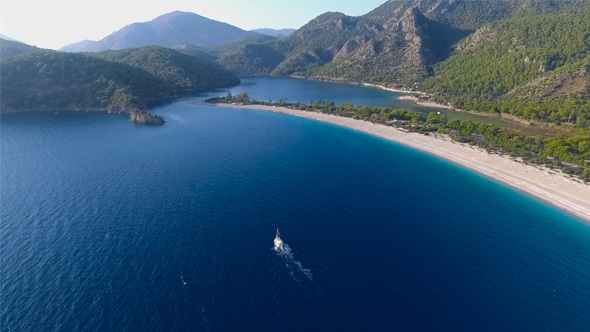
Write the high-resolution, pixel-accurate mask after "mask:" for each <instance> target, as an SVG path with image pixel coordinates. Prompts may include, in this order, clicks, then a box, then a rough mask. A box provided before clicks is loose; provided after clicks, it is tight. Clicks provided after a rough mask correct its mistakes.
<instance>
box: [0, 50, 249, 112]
mask: <svg viewBox="0 0 590 332" xmlns="http://www.w3.org/2000/svg"><path fill="white" fill-rule="evenodd" d="M0 68H2V70H1V71H0V75H1V76H0V80H1V82H2V91H1V92H2V98H0V110H1V111H2V112H14V111H22V110H55V109H69V110H100V111H108V112H112V113H129V112H131V111H132V110H134V109H141V108H144V107H145V106H146V102H148V101H150V100H155V99H161V98H174V97H178V96H182V95H185V94H187V93H194V92H199V91H203V90H204V89H209V88H216V87H227V86H232V85H236V84H238V83H239V79H238V78H237V77H235V76H234V75H232V74H230V73H229V72H227V71H226V70H223V69H221V68H220V67H219V66H218V65H215V64H212V63H208V62H203V61H200V60H198V59H195V58H193V57H191V56H188V55H185V54H182V53H180V52H178V51H174V50H171V49H165V48H161V47H157V46H150V47H144V48H138V49H128V50H122V51H109V52H104V53H96V54H93V55H89V54H77V53H65V52H57V51H47V52H37V53H31V54H25V55H21V56H16V57H9V58H3V59H0Z"/></svg>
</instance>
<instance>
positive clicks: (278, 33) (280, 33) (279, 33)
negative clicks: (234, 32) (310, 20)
mask: <svg viewBox="0 0 590 332" xmlns="http://www.w3.org/2000/svg"><path fill="white" fill-rule="evenodd" d="M250 31H252V32H257V33H260V34H263V35H267V36H271V37H275V38H280V37H287V36H288V35H290V34H292V33H293V32H295V31H297V29H268V28H262V29H254V30H250Z"/></svg>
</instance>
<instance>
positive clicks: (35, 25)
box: [0, 0, 385, 49]
mask: <svg viewBox="0 0 590 332" xmlns="http://www.w3.org/2000/svg"><path fill="white" fill-rule="evenodd" d="M383 2H385V0H192V1H189V0H161V1H153V0H0V33H2V34H5V35H7V36H9V37H11V38H14V39H16V40H19V41H22V42H25V43H27V44H31V45H35V46H39V47H44V48H53V49H57V48H60V47H62V46H65V45H67V44H69V43H73V42H78V41H80V40H83V39H91V40H99V39H102V38H103V37H105V36H107V35H109V34H110V33H111V32H114V31H116V30H119V29H120V28H122V27H124V26H126V25H128V24H131V23H134V22H145V21H150V20H152V19H154V18H156V17H157V16H159V15H161V14H165V13H168V12H171V11H175V10H182V11H188V12H193V13H197V14H199V15H202V16H205V17H208V18H210V19H214V20H218V21H222V22H227V23H229V24H232V25H235V26H237V27H240V28H242V29H245V30H252V29H256V28H274V29H279V28H299V27H300V26H302V25H304V24H305V23H307V22H308V21H310V20H311V19H313V18H314V17H316V16H318V15H319V14H321V13H324V12H326V11H339V12H343V13H345V14H348V15H355V16H357V15H362V14H365V13H367V12H369V11H370V10H372V9H373V8H375V7H377V6H379V5H380V4H381V3H383Z"/></svg>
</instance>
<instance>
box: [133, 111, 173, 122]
mask: <svg viewBox="0 0 590 332" xmlns="http://www.w3.org/2000/svg"><path fill="white" fill-rule="evenodd" d="M129 118H130V119H131V121H133V122H138V123H146V124H157V125H163V124H164V122H166V121H164V118H163V117H161V116H159V115H153V114H151V113H150V112H149V111H139V110H133V111H131V114H130V115H129Z"/></svg>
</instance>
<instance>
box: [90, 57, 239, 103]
mask: <svg viewBox="0 0 590 332" xmlns="http://www.w3.org/2000/svg"><path fill="white" fill-rule="evenodd" d="M91 55H92V56H95V57H98V58H101V59H104V60H108V61H113V62H119V63H123V64H127V65H130V66H133V67H137V68H140V69H143V70H145V71H146V72H148V73H150V74H152V75H154V76H155V77H157V78H159V79H162V80H164V81H166V82H169V83H170V84H172V85H173V86H174V87H176V88H177V89H178V90H179V91H185V92H191V91H192V92H198V91H203V90H206V89H211V88H218V87H229V86H233V85H237V84H239V83H240V81H239V79H238V78H237V77H235V76H234V75H233V74H231V73H230V72H228V71H227V70H225V69H223V68H222V67H221V66H219V65H217V64H214V63H212V62H208V61H203V60H199V59H197V58H195V57H193V56H189V55H186V54H183V53H181V52H179V51H176V50H172V49H169V48H165V47H160V46H146V47H141V48H129V49H124V50H118V51H104V52H100V53H91Z"/></svg>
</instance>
